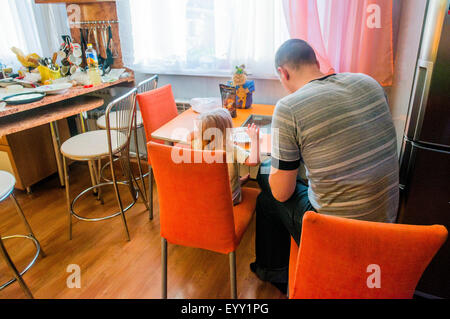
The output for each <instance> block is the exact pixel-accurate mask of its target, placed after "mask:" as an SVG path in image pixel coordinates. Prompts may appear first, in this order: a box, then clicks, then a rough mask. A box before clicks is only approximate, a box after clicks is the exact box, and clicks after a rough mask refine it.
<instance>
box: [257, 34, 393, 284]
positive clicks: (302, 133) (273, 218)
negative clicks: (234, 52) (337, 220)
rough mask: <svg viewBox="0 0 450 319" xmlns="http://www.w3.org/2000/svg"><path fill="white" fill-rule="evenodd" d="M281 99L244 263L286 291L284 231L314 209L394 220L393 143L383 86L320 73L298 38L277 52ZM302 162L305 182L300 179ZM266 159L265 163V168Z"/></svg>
mask: <svg viewBox="0 0 450 319" xmlns="http://www.w3.org/2000/svg"><path fill="white" fill-rule="evenodd" d="M275 60H276V61H275V63H276V67H277V70H278V73H279V76H280V80H281V83H282V84H283V86H284V88H285V89H286V90H287V91H288V92H289V93H290V95H288V96H286V97H285V98H283V99H281V100H280V101H279V102H278V104H277V106H276V109H275V113H274V115H273V121H272V134H273V142H272V162H271V167H270V175H268V174H267V173H266V174H264V171H265V169H267V170H269V168H268V167H267V165H270V163H266V164H263V166H262V167H261V170H260V174H259V175H258V183H259V184H260V187H261V189H262V192H261V194H260V196H259V197H258V200H257V205H256V262H255V263H253V264H251V265H250V266H251V269H252V271H253V272H255V273H256V274H257V275H258V277H259V278H260V279H262V280H264V281H269V282H271V283H273V284H274V285H276V286H277V287H278V288H279V289H280V290H282V291H283V292H285V291H286V287H287V280H288V265H289V249H290V238H291V236H292V237H293V238H294V239H295V241H296V242H297V244H299V242H300V234H301V223H302V217H303V214H304V213H305V212H307V211H316V212H318V213H320V214H327V215H334V216H339V217H344V218H354V219H360V220H367V221H375V222H394V221H395V219H396V214H397V207H398V200H399V185H398V175H399V171H398V156H397V143H396V134H395V129H394V125H393V122H392V117H391V114H390V111H389V106H388V103H387V100H386V96H385V93H384V90H383V88H382V87H381V86H380V85H379V84H378V82H376V81H375V80H374V79H372V78H371V77H369V76H367V75H364V74H352V73H342V74H331V75H324V74H322V73H321V72H320V66H319V63H318V61H317V59H316V55H315V53H314V50H313V49H312V48H311V47H310V46H309V45H308V43H306V42H305V41H302V40H298V39H292V40H289V41H287V42H285V43H284V44H283V45H282V46H281V47H280V49H279V50H278V52H277V54H276V59H275ZM302 164H304V166H305V168H306V177H307V180H308V181H307V183H308V184H309V185H307V183H305V182H304V181H303V179H302V178H300V177H299V168H301V165H302ZM264 165H266V167H265V166H264Z"/></svg>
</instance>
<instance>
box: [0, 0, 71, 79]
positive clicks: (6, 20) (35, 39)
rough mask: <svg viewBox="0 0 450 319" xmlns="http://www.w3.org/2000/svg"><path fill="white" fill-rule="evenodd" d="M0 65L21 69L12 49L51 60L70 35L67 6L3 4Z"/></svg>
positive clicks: (2, 0) (29, 1) (23, 0)
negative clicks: (16, 48)
mask: <svg viewBox="0 0 450 319" xmlns="http://www.w3.org/2000/svg"><path fill="white" fill-rule="evenodd" d="M0 32H1V35H0V63H3V64H5V65H7V66H13V67H14V68H15V69H16V70H17V69H18V68H19V67H20V64H19V62H18V61H17V59H16V56H15V55H14V53H13V52H12V51H11V47H13V46H15V47H18V48H19V49H21V50H22V51H23V53H24V54H29V53H37V54H39V55H40V56H45V57H50V56H51V55H52V54H53V52H56V51H58V49H59V45H60V44H61V43H62V39H61V35H65V34H69V35H70V30H69V25H68V22H67V13H66V6H65V4H35V3H34V0H0Z"/></svg>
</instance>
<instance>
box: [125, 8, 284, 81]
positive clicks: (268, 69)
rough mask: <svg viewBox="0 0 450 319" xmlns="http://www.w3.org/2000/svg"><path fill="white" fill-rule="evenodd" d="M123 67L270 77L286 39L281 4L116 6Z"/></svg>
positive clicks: (150, 71) (184, 72) (273, 74)
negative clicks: (238, 71)
mask: <svg viewBox="0 0 450 319" xmlns="http://www.w3.org/2000/svg"><path fill="white" fill-rule="evenodd" d="M117 8H118V15H119V22H120V35H121V36H120V38H121V39H120V40H121V46H122V50H123V56H124V62H125V64H126V65H127V66H129V67H131V68H133V69H135V70H138V71H142V72H148V73H159V74H186V75H224V76H229V75H230V74H231V73H232V71H233V69H234V66H236V65H240V64H245V65H246V66H247V70H248V72H249V73H250V74H251V75H252V76H256V77H261V78H264V77H269V78H271V77H274V76H275V74H276V70H275V67H274V55H275V52H276V50H277V49H278V47H279V46H280V45H281V44H282V43H283V42H284V41H285V40H287V39H289V33H288V30H287V26H286V22H285V18H284V13H283V7H282V2H281V0H208V1H205V0H165V1H160V0H118V6H117Z"/></svg>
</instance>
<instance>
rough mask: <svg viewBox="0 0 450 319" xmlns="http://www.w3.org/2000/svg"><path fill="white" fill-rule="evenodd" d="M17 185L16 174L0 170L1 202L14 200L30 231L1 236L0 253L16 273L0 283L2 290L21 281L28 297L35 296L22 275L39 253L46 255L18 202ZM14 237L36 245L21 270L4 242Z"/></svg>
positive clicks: (33, 262)
mask: <svg viewBox="0 0 450 319" xmlns="http://www.w3.org/2000/svg"><path fill="white" fill-rule="evenodd" d="M15 185H16V179H15V178H14V176H13V175H12V174H10V173H8V172H5V171H0V202H2V201H4V200H5V199H7V198H8V197H9V198H10V199H11V200H12V201H13V203H14V205H15V206H16V209H17V213H18V214H19V216H20V218H21V219H22V222H23V224H24V225H25V228H26V229H27V231H28V235H12V236H6V237H1V236H0V253H1V255H2V257H3V259H4V260H5V262H6V264H7V265H8V267H9V268H10V269H11V271H12V272H13V274H14V278H13V279H11V280H9V281H8V282H6V283H4V284H2V285H0V290H2V289H4V288H6V287H7V286H9V285H11V284H12V283H13V282H15V281H17V282H19V284H20V286H21V287H22V290H23V291H24V293H25V295H26V296H27V297H28V298H33V295H32V293H31V291H30V289H29V288H28V286H27V284H26V283H25V281H24V280H23V279H22V276H23V275H24V274H25V273H26V272H27V271H28V270H29V269H30V268H31V267H32V266H33V265H34V264H35V262H36V260H37V258H38V256H39V255H41V256H42V257H44V256H45V254H44V251H43V250H41V245H40V244H39V241H38V240H37V239H36V236H34V233H33V231H32V229H31V227H30V224H28V221H27V219H26V217H25V215H24V214H23V211H22V208H21V207H20V205H19V203H18V202H17V199H16V197H15V196H14V194H13V191H14V186H15ZM12 238H21V239H28V240H31V241H32V242H33V244H34V245H35V247H36V254H35V255H34V257H33V259H32V260H31V262H30V263H29V264H28V266H26V267H25V269H24V270H23V271H21V272H19V271H18V270H17V268H16V266H15V265H14V262H13V261H12V259H11V257H10V256H9V254H8V252H7V251H6V248H5V246H4V244H3V241H4V240H8V239H12Z"/></svg>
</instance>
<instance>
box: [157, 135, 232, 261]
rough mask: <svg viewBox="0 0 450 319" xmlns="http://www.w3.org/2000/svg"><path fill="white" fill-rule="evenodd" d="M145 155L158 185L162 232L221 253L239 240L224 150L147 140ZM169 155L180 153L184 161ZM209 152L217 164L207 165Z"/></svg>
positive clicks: (180, 242)
mask: <svg viewBox="0 0 450 319" xmlns="http://www.w3.org/2000/svg"><path fill="white" fill-rule="evenodd" d="M148 154H149V155H150V160H151V163H152V167H153V171H154V175H155V180H156V185H157V187H158V198H159V216H160V224H161V236H162V237H164V238H165V239H167V241H168V242H170V243H172V244H177V245H182V246H188V247H195V248H203V249H208V250H212V251H216V252H220V253H224V254H226V253H229V252H232V251H234V250H235V249H236V246H237V240H236V235H235V227H234V217H233V204H232V196H231V186H230V182H229V178H228V168H227V164H226V162H225V152H222V151H221V152H216V153H214V152H209V151H196V150H192V149H187V148H177V147H171V146H167V145H162V144H158V143H153V142H150V143H148ZM173 154H175V157H177V156H180V154H184V156H183V158H185V159H186V161H185V162H184V163H178V164H177V162H179V161H178V160H176V161H174V160H173V158H172V155H173ZM212 156H215V157H216V158H221V163H211V164H208V163H207V162H206V161H208V158H209V159H211V158H212ZM199 161H200V162H199ZM186 162H190V163H186ZM219 162H220V161H219Z"/></svg>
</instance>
